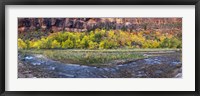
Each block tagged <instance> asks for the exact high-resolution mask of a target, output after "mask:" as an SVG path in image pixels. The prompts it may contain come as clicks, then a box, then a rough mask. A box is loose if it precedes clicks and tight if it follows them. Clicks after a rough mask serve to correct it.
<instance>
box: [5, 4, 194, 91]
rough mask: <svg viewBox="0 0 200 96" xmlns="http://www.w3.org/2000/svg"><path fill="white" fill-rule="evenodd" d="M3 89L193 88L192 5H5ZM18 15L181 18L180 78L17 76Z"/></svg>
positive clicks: (109, 89) (174, 89)
mask: <svg viewBox="0 0 200 96" xmlns="http://www.w3.org/2000/svg"><path fill="white" fill-rule="evenodd" d="M5 17H6V48H5V49H6V68H5V69H6V74H5V75H6V88H5V89H6V91H84V90H88V91H100V90H101V91H194V90H195V6H193V5H187V6H185V5H184V6H183V5H178V6H177V5H176V6H164V5H162V6H161V5H159V6H158V5H157V6H146V5H145V6H139V5H137V6H135V5H132V6H131V5H129V6H123V5H120V6H119V5H116V6H110V5H109V6H74V5H70V6H69V5H66V6H38V5H37V6H33V5H32V6H30V5H28V6H27V5H23V6H22V5H6V16H5ZM18 17H182V18H183V20H182V22H183V23H182V24H183V31H182V32H183V34H182V36H183V37H182V38H183V43H182V44H183V48H182V49H183V58H182V59H183V60H182V63H183V77H182V78H160V79H156V78H125V79H123V78H121V79H120V78H118V79H116V78H115V79H114V78H109V79H106V78H102V79H97V78H92V79H89V78H88V79H80V78H75V79H72V78H49V79H45V78H38V79H36V78H34V79H33V78H25V79H20V78H19V79H18V78H17V24H18V23H17V18H18Z"/></svg>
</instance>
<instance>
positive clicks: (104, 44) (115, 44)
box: [18, 29, 182, 49]
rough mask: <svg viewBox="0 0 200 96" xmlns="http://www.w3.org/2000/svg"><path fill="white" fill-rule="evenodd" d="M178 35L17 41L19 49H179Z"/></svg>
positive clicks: (76, 35)
mask: <svg viewBox="0 0 200 96" xmlns="http://www.w3.org/2000/svg"><path fill="white" fill-rule="evenodd" d="M181 37H182V36H181V32H178V33H176V34H169V33H161V32H151V33H149V32H146V31H143V32H126V31H122V30H109V31H108V30H102V29H96V30H94V31H91V32H56V33H52V34H50V35H48V36H42V37H41V38H39V39H32V40H30V39H26V40H25V39H20V38H19V39H18V48H19V49H116V48H182V38H181Z"/></svg>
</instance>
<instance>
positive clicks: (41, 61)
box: [18, 51, 182, 78]
mask: <svg viewBox="0 0 200 96" xmlns="http://www.w3.org/2000/svg"><path fill="white" fill-rule="evenodd" d="M166 53H167V55H166ZM143 54H144V55H148V56H149V58H144V59H138V60H135V61H132V62H129V63H127V64H120V65H115V66H107V67H106V66H104V67H94V66H85V65H80V64H64V63H61V62H59V61H54V60H51V59H48V58H46V57H45V56H43V55H39V54H32V55H27V56H23V57H22V56H21V55H20V54H19V56H18V78H181V77H182V69H181V68H182V62H181V59H180V58H181V52H176V51H173V52H165V53H160V52H154V53H153V52H146V53H143ZM155 54H156V55H155ZM162 54H165V55H162Z"/></svg>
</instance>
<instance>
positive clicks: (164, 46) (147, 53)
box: [17, 17, 182, 78]
mask: <svg viewBox="0 0 200 96" xmlns="http://www.w3.org/2000/svg"><path fill="white" fill-rule="evenodd" d="M17 42H18V78H182V18H177V17H175V18H174V17H168V18H152V17H151V18H135V17H134V18H121V17H120V18H110V17H109V18H106V17H104V18H100V17H99V18H77V17H76V18H66V17H63V18H45V17H44V18H41V17H40V18H18V40H17Z"/></svg>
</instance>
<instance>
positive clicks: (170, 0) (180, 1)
mask: <svg viewBox="0 0 200 96" xmlns="http://www.w3.org/2000/svg"><path fill="white" fill-rule="evenodd" d="M0 4H1V5H0V8H1V9H0V14H1V15H0V16H1V18H0V30H1V33H0V36H1V37H0V46H1V48H0V55H1V59H0V62H1V64H0V94H1V95H2V96H27V95H30V96H31V95H33V96H35V95H37V96H43V95H46V96H54V95H55V96H59V95H60V96H61V95H62V96H65V95H66V96H75V95H76V96H78V95H79V96H81V95H85V96H86V95H88V96H110V95H113V96H114V95H115V96H124V95H125V96H135V95H136V96H149V95H150V96H163V95H164V96H195V95H196V96H199V95H200V88H199V81H200V79H199V78H200V76H199V75H200V74H199V73H200V72H199V70H200V67H199V60H200V59H198V57H199V54H200V52H199V48H200V47H199V45H200V44H198V41H200V35H199V32H200V0H29V1H28V0H1V1H0ZM6 5H195V91H140V92H139V91H127V92H126V91H120V92H119V91H118V92H116V91H115V92H110V91H109V92H108V91H106V92H104V91H97V92H94V91H93V92H89V91H86V92H83V91H82V92H80V91H79V92H78V91H74V92H72V91H66V92H63V91H56V92H54V91H26V92H25V91H6V90H5V64H6V62H5V59H6V54H5V51H6V50H5V43H6V42H5V23H6V22H5V6H6ZM188 83H189V82H188ZM52 87H53V86H52ZM185 87H187V86H185Z"/></svg>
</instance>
